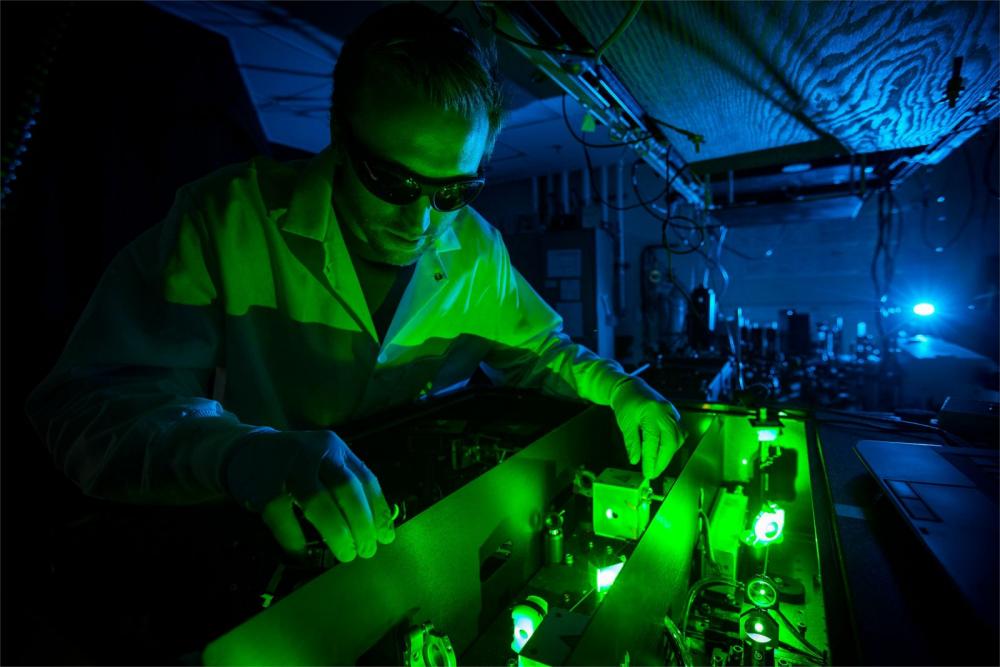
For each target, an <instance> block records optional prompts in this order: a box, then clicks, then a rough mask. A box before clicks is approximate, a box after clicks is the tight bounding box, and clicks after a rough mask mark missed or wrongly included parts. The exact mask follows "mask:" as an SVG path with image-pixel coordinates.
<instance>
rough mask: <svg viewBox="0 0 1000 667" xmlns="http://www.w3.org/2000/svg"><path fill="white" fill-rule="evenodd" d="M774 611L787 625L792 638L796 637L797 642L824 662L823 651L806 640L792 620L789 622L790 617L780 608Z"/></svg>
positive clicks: (775, 608)
mask: <svg viewBox="0 0 1000 667" xmlns="http://www.w3.org/2000/svg"><path fill="white" fill-rule="evenodd" d="M773 611H774V613H776V614H777V615H778V618H780V619H781V621H782V622H783V623H784V624H785V626H786V627H787V628H788V630H789V632H791V633H792V636H793V637H795V638H796V639H797V640H799V642H800V643H801V644H802V645H803V646H805V647H806V648H807V649H808V650H809V651H810V652H811V653H813V654H814V655H815V657H816V658H817V659H818V660H820V661H823V657H822V656H823V651H821V650H819V649H818V648H816V647H815V646H814V645H813V643H812V642H810V641H809V640H808V639H806V636H805V635H804V634H802V633H801V632H799V629H798V628H796V627H795V625H793V624H792V622H791V621H790V620H788V617H787V616H785V613H784V612H783V611H781V609H780V608H778V607H774V609H773Z"/></svg>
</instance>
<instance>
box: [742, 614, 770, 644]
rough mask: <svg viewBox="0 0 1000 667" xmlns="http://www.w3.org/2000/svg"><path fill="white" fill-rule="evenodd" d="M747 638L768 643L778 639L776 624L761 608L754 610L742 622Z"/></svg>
mask: <svg viewBox="0 0 1000 667" xmlns="http://www.w3.org/2000/svg"><path fill="white" fill-rule="evenodd" d="M743 631H744V632H746V634H747V638H748V639H749V640H750V641H752V642H756V643H758V644H769V643H770V642H772V641H776V640H777V639H778V624H777V622H775V620H774V619H773V618H771V616H770V615H769V614H768V613H767V612H766V611H763V610H756V611H754V612H752V613H751V614H750V615H749V616H747V620H746V621H745V622H744V623H743Z"/></svg>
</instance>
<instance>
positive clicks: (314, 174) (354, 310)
mask: <svg viewBox="0 0 1000 667" xmlns="http://www.w3.org/2000/svg"><path fill="white" fill-rule="evenodd" d="M335 168H336V164H335V160H334V154H333V150H332V149H331V148H327V149H326V150H324V151H322V152H321V153H319V154H318V155H317V156H316V157H314V158H313V159H312V160H311V161H310V162H309V164H308V165H307V166H306V168H305V170H304V171H303V173H302V176H301V177H300V178H299V181H298V182H297V183H296V186H295V190H294V192H293V193H292V199H291V201H290V202H289V205H288V212H287V213H286V214H285V216H284V220H283V221H282V223H281V229H282V230H283V231H284V232H286V233H288V234H291V235H294V236H296V237H299V241H300V242H292V243H289V247H290V248H291V250H292V252H294V253H295V254H296V255H297V256H298V257H299V261H301V262H302V263H303V264H304V265H305V266H306V267H307V268H308V269H309V271H310V272H311V273H312V274H313V275H314V276H315V277H316V278H317V280H319V281H320V282H321V283H323V284H325V285H326V286H327V288H328V289H329V290H330V291H331V293H332V294H333V295H334V296H335V297H336V298H337V299H338V300H339V301H340V302H341V304H342V305H343V306H344V308H345V309H346V310H347V311H348V312H349V313H350V314H351V316H352V317H353V318H354V319H355V321H356V322H357V323H358V325H359V327H360V328H361V329H362V330H364V331H366V332H367V333H368V335H370V336H371V338H372V340H373V341H378V335H377V334H376V332H375V324H374V322H373V321H372V316H371V313H370V312H369V311H368V304H367V302H366V301H365V297H364V293H363V292H362V291H361V283H360V282H359V280H358V275H357V272H356V271H355V270H354V264H353V263H352V262H351V256H350V253H349V252H348V250H347V246H346V244H345V243H344V236H343V233H342V232H341V229H340V224H339V223H338V222H337V216H336V214H335V213H334V211H333V205H332V204H331V196H332V184H333V170H334V169H335Z"/></svg>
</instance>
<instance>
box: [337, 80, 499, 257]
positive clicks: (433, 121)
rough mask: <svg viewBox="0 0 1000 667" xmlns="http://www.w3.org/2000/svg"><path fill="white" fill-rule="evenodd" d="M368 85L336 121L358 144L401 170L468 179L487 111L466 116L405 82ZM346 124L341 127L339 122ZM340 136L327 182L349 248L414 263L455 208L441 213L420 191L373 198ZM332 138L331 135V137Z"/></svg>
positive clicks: (482, 143) (482, 142) (480, 149)
mask: <svg viewBox="0 0 1000 667" xmlns="http://www.w3.org/2000/svg"><path fill="white" fill-rule="evenodd" d="M382 83H383V84H384V85H375V84H373V85H368V86H365V87H363V89H362V90H361V91H360V95H359V99H358V100H357V104H356V106H355V107H354V109H353V110H352V112H351V113H349V114H345V115H346V116H347V119H346V122H345V123H342V124H341V126H340V127H339V128H338V132H339V133H340V134H341V135H344V133H350V136H351V137H352V138H353V141H354V142H355V144H356V145H357V146H360V147H361V148H362V149H363V151H364V152H365V153H367V154H369V155H370V156H372V157H373V158H375V159H377V160H378V161H380V162H383V163H389V164H391V165H393V166H394V167H395V168H397V169H398V170H400V171H402V172H403V173H409V174H411V175H413V176H416V177H422V178H424V179H428V180H429V179H457V178H474V177H475V176H476V174H477V171H478V169H479V165H480V162H481V160H482V159H483V154H484V153H485V150H486V140H487V135H488V131H489V123H488V120H487V117H486V112H485V111H482V112H479V113H478V114H477V115H476V117H474V118H472V119H468V118H463V117H462V116H461V115H459V114H458V113H456V112H450V111H443V110H441V109H440V108H436V107H434V106H432V105H431V103H430V102H428V101H427V100H426V99H424V97H423V96H422V95H421V94H420V92H419V91H417V90H415V89H414V88H412V87H410V86H408V85H406V86H399V85H391V84H389V83H388V81H383V82H382ZM345 125H346V127H345ZM346 139H347V137H343V136H342V138H341V140H340V142H339V144H340V145H339V146H338V148H337V150H338V151H339V152H340V161H339V167H338V169H337V171H336V175H335V180H334V185H333V202H334V207H335V209H336V213H337V217H338V219H339V221H340V223H341V226H342V228H343V229H344V233H345V235H350V236H351V238H350V239H348V240H349V242H351V245H352V247H354V248H355V249H356V251H357V252H359V253H361V255H362V256H364V257H365V258H366V259H369V260H371V261H375V262H381V263H383V264H393V265H396V266H407V265H409V264H413V263H414V262H416V261H417V259H419V258H420V255H421V254H422V253H423V252H424V251H425V250H426V249H427V248H428V247H430V245H431V243H432V242H433V240H434V239H435V238H436V237H437V235H438V234H439V233H440V232H441V231H443V230H444V229H446V228H447V226H448V225H449V224H451V221H452V220H453V219H454V218H455V216H457V215H458V213H459V211H452V212H447V213H443V212H441V211H437V210H435V209H434V208H433V207H432V206H431V202H430V198H429V197H428V196H426V195H421V196H420V198H419V199H417V200H416V201H415V202H413V203H412V204H406V205H403V206H397V205H394V204H391V203H388V202H386V201H383V200H382V199H379V198H378V197H376V196H375V195H373V194H372V193H371V192H369V191H368V189H367V188H365V186H364V185H363V184H362V183H361V182H360V181H359V180H358V176H357V174H356V173H355V170H354V169H355V167H354V165H353V164H352V161H351V160H350V159H348V158H347V154H346V152H345V144H346V141H345V140H346ZM335 141H336V139H335Z"/></svg>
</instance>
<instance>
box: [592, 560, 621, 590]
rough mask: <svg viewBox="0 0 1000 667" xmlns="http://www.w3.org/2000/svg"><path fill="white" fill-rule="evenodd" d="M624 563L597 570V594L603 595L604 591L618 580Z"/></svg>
mask: <svg viewBox="0 0 1000 667" xmlns="http://www.w3.org/2000/svg"><path fill="white" fill-rule="evenodd" d="M624 566H625V563H624V562H622V563H615V564H614V565H609V566H607V567H602V568H600V569H598V570H597V592H598V593H603V592H604V591H606V590H608V589H609V588H611V584H613V583H615V579H617V578H618V573H619V572H621V571H622V568H623V567H624Z"/></svg>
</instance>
